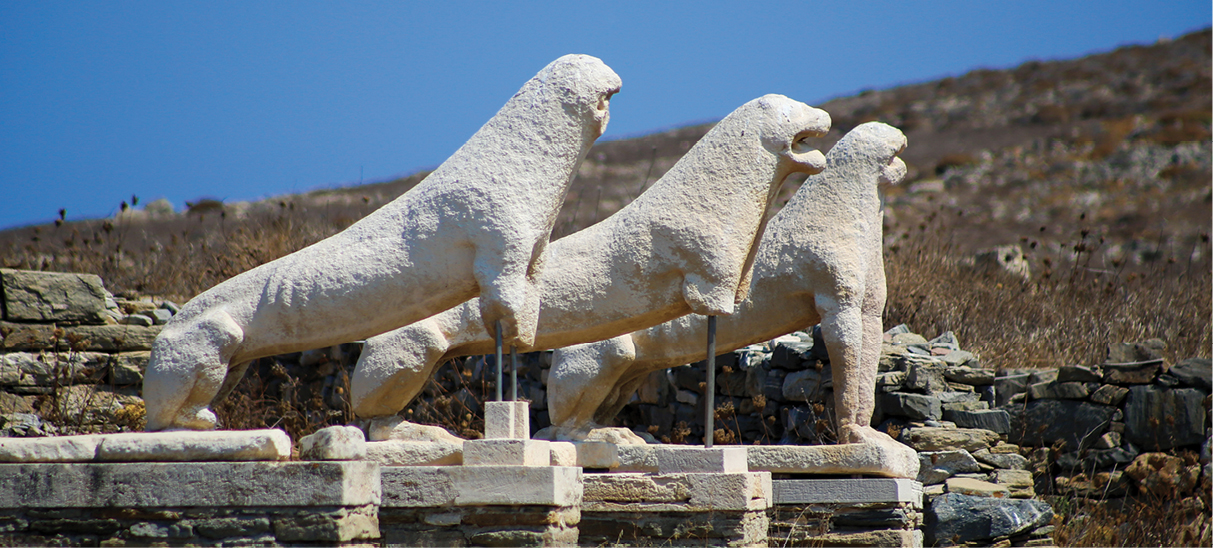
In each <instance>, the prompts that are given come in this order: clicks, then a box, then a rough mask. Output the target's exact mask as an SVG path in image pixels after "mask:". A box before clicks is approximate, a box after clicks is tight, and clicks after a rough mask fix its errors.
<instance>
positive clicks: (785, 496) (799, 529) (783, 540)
mask: <svg viewBox="0 0 1213 548" xmlns="http://www.w3.org/2000/svg"><path fill="white" fill-rule="evenodd" d="M771 483H772V488H773V491H774V499H775V500H774V505H773V507H772V511H771V523H770V538H771V541H772V543H777V544H778V545H780V546H901V547H920V546H922V545H923V535H922V530H921V528H922V522H923V515H922V484H921V483H918V482H917V481H914V480H909V479H886V478H859V479H777V480H773V481H772V482H771Z"/></svg>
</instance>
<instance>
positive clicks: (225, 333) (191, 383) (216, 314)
mask: <svg viewBox="0 0 1213 548" xmlns="http://www.w3.org/2000/svg"><path fill="white" fill-rule="evenodd" d="M243 340H244V330H243V329H241V328H240V326H239V325H238V324H237V323H236V321H235V320H233V319H232V317H231V316H229V315H228V314H227V313H226V312H223V311H221V310H216V311H211V312H208V313H206V314H204V315H202V316H200V317H198V318H197V319H196V320H194V321H193V322H189V323H188V324H187V325H183V326H180V327H176V328H175V329H173V330H172V331H166V332H163V333H161V335H160V336H159V337H157V338H156V341H155V342H154V343H153V345H152V356H151V359H150V361H149V362H148V368H147V374H146V375H145V377H144V380H143V397H144V401H145V403H146V406H147V430H149V431H156V430H168V429H189V430H211V429H214V428H215V427H216V426H217V425H218V419H217V418H216V417H215V413H214V412H213V411H211V410H210V409H209V407H210V404H211V402H213V401H214V400H215V397H216V396H217V395H218V394H219V392H220V390H221V389H222V388H223V386H224V384H225V381H226V380H227V377H228V374H229V371H228V368H229V366H228V363H229V360H230V358H231V357H232V355H234V354H235V353H236V349H237V348H238V347H239V345H240V343H241V342H243ZM242 365H243V366H244V367H247V364H242ZM238 369H240V368H239V367H238ZM240 371H241V372H243V371H244V370H243V369H240ZM237 380H239V379H237ZM233 385H234V383H233Z"/></svg>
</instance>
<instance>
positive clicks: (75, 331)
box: [64, 325, 161, 352]
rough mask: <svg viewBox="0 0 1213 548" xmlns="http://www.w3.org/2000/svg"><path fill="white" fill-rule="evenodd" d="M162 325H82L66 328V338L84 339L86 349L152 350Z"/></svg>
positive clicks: (101, 350) (110, 350)
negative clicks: (153, 342)
mask: <svg viewBox="0 0 1213 548" xmlns="http://www.w3.org/2000/svg"><path fill="white" fill-rule="evenodd" d="M160 329H161V327H160V326H158V325H156V326H152V327H143V326H138V325H80V326H76V327H68V328H65V329H64V331H66V334H65V335H64V339H65V340H72V339H73V338H75V339H76V340H79V341H82V342H81V344H82V345H84V346H85V350H91V351H100V352H130V351H136V350H151V349H152V341H154V340H155V339H156V335H159V334H160Z"/></svg>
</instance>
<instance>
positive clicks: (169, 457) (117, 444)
mask: <svg viewBox="0 0 1213 548" xmlns="http://www.w3.org/2000/svg"><path fill="white" fill-rule="evenodd" d="M100 438H101V439H100V441H99V443H98V446H97V460H98V461H109V462H138V461H153V462H174V461H188V462H198V461H249V460H286V459H289V458H290V457H291V439H290V437H288V436H287V435H286V432H283V431H282V430H229V431H212V432H194V431H176V432H158V433H152V432H138V433H129V434H104V435H101V436H100Z"/></svg>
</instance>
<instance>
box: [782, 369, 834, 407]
mask: <svg viewBox="0 0 1213 548" xmlns="http://www.w3.org/2000/svg"><path fill="white" fill-rule="evenodd" d="M833 386H834V377H833V373H832V372H831V369H830V368H829V367H823V368H821V369H813V368H809V369H805V370H803V371H793V372H791V373H788V376H787V377H784V379H783V399H785V400H787V401H803V402H809V401H821V400H822V399H824V397H825V395H826V394H827V393H828V392H827V390H829V389H831V388H832V387H833Z"/></svg>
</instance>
